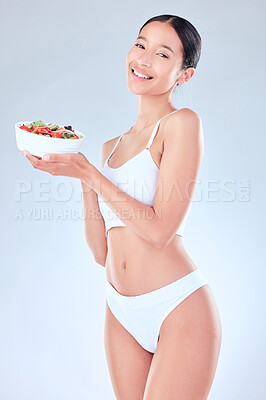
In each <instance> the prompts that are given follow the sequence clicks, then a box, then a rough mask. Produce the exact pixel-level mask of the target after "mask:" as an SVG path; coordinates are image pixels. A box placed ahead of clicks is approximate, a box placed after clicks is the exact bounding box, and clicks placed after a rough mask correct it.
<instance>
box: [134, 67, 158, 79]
mask: <svg viewBox="0 0 266 400" xmlns="http://www.w3.org/2000/svg"><path fill="white" fill-rule="evenodd" d="M134 69H135V70H136V71H137V72H139V73H140V74H142V75H146V76H149V75H147V74H145V73H144V72H141V71H140V70H138V69H136V68H134ZM130 72H131V75H132V78H133V79H135V80H136V81H151V79H146V78H141V77H139V76H137V75H135V74H134V72H133V71H132V68H130ZM151 78H152V79H153V77H151Z"/></svg>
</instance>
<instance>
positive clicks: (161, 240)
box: [151, 230, 168, 249]
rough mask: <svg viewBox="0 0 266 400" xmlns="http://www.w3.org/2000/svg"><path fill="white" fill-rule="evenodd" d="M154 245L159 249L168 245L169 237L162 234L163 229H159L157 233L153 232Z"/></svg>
mask: <svg viewBox="0 0 266 400" xmlns="http://www.w3.org/2000/svg"><path fill="white" fill-rule="evenodd" d="M151 242H152V244H153V246H154V247H156V248H157V249H163V248H164V247H166V246H167V243H168V239H166V237H165V235H163V234H162V231H161V230H158V231H157V232H156V234H155V233H154V232H153V237H152V240H151Z"/></svg>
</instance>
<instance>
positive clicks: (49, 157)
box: [42, 153, 73, 164]
mask: <svg viewBox="0 0 266 400" xmlns="http://www.w3.org/2000/svg"><path fill="white" fill-rule="evenodd" d="M72 157H73V154H72V153H64V154H56V153H49V154H44V155H43V157H42V159H43V160H45V161H49V162H63V163H66V164H67V163H69V161H71V159H72Z"/></svg>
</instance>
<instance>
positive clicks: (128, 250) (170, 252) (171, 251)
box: [105, 227, 197, 296]
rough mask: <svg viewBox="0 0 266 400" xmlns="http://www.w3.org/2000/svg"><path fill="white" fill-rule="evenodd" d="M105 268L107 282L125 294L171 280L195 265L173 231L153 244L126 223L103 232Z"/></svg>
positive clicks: (137, 293) (147, 289)
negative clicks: (161, 244)
mask: <svg viewBox="0 0 266 400" xmlns="http://www.w3.org/2000/svg"><path fill="white" fill-rule="evenodd" d="M107 245H108V253H107V257H106V263H105V269H106V278H107V280H108V281H109V282H110V284H111V285H112V286H113V287H114V288H115V289H116V290H117V291H118V292H119V293H120V294H123V295H125V296H137V295H140V294H144V293H147V292H150V291H152V290H156V289H159V288H160V287H162V286H166V285H168V284H169V283H172V282H174V281H176V280H178V279H180V278H182V277H183V276H185V275H187V274H188V273H190V272H192V271H193V270H194V269H196V268H197V267H196V266H195V264H194V263H193V261H192V260H191V258H190V257H189V255H188V254H187V252H186V250H185V248H184V246H183V238H182V236H180V235H175V237H174V238H173V239H172V240H171V242H170V243H169V244H168V245H167V246H165V247H163V248H157V247H155V246H154V245H152V244H150V243H149V242H147V241H146V240H144V239H142V238H141V237H140V236H138V235H136V234H135V233H134V232H132V230H131V229H130V228H129V227H112V228H111V229H109V230H108V234H107Z"/></svg>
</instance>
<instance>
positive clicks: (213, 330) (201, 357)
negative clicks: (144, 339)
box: [143, 285, 222, 400]
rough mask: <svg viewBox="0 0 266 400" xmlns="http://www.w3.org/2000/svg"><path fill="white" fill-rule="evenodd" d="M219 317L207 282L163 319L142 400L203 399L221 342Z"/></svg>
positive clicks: (210, 379) (214, 369) (207, 390)
mask: <svg viewBox="0 0 266 400" xmlns="http://www.w3.org/2000/svg"><path fill="white" fill-rule="evenodd" d="M221 329H222V328H221V321H220V317H219V313H218V309H217V306H216V303H215V300H214V297H213V295H212V292H211V289H210V287H209V285H204V286H202V287H200V288H199V289H197V290H196V291H195V292H193V293H192V294H191V295H189V296H188V297H187V298H186V299H185V300H183V302H182V303H180V304H179V305H178V306H177V307H176V308H174V310H172V312H171V313H170V314H169V315H168V316H167V317H166V319H165V320H164V322H163V324H162V326H161V331H160V337H159V342H158V346H157V349H156V351H155V353H154V357H153V360H152V363H151V367H150V371H149V375H148V378H147V386H146V389H145V395H144V398H143V400H161V399H164V400H206V399H207V397H208V393H209V391H210V388H211V385H212V381H213V378H214V375H215V371H216V367H217V362H218V356H219V352H220V346H221V335H222V331H221Z"/></svg>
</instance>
